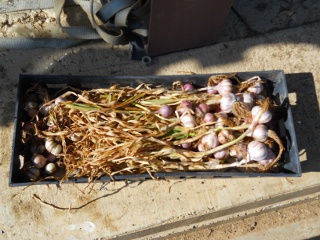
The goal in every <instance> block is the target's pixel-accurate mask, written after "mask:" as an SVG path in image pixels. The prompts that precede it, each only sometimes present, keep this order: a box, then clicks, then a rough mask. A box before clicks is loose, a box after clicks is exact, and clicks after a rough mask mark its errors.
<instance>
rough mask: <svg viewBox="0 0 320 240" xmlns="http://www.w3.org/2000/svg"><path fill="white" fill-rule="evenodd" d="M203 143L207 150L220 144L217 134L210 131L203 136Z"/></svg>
mask: <svg viewBox="0 0 320 240" xmlns="http://www.w3.org/2000/svg"><path fill="white" fill-rule="evenodd" d="M201 143H202V144H203V146H204V148H205V149H206V150H208V149H212V148H215V147H216V146H218V145H219V142H218V137H217V134H215V133H214V132H213V133H209V134H207V135H204V136H203V137H202V138H201Z"/></svg>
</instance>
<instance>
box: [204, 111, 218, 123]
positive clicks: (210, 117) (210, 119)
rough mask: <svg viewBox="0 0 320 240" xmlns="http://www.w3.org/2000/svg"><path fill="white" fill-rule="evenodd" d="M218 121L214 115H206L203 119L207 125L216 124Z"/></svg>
mask: <svg viewBox="0 0 320 240" xmlns="http://www.w3.org/2000/svg"><path fill="white" fill-rule="evenodd" d="M216 120H217V119H216V118H215V116H214V115H213V113H206V114H205V115H204V117H203V121H205V122H206V123H210V122H215V121H216Z"/></svg>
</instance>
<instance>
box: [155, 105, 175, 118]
mask: <svg viewBox="0 0 320 240" xmlns="http://www.w3.org/2000/svg"><path fill="white" fill-rule="evenodd" d="M158 112H159V114H160V115H162V116H163V117H165V118H167V117H169V116H170V115H171V114H172V107H170V106H168V105H162V106H161V107H160V109H159V110H158Z"/></svg>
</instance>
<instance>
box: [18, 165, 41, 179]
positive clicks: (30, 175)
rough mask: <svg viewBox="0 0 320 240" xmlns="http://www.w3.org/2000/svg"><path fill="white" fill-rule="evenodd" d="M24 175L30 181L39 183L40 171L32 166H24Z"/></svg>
mask: <svg viewBox="0 0 320 240" xmlns="http://www.w3.org/2000/svg"><path fill="white" fill-rule="evenodd" d="M22 173H23V174H24V176H25V177H26V178H27V179H28V180H30V181H32V182H34V181H37V180H38V178H39V177H40V169H38V168H36V167H34V166H32V165H31V164H30V165H26V166H24V167H23V169H22Z"/></svg>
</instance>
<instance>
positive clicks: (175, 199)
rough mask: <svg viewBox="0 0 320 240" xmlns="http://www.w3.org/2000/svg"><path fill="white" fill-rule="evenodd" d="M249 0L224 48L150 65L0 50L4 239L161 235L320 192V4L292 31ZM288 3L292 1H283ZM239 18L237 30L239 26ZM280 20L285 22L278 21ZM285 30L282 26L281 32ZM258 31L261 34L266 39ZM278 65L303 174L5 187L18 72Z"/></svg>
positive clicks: (79, 50) (120, 50) (153, 71)
mask: <svg viewBox="0 0 320 240" xmlns="http://www.w3.org/2000/svg"><path fill="white" fill-rule="evenodd" d="M245 2H246V4H247V5H246V4H244V3H243V1H241V2H240V1H236V4H235V9H236V10H237V12H238V14H236V13H235V12H233V13H232V14H231V16H234V17H235V18H234V19H237V18H239V16H240V18H239V21H237V20H233V23H229V25H228V24H227V26H229V28H228V27H227V28H226V29H229V30H225V32H224V35H223V36H222V38H221V39H220V42H221V43H219V44H216V45H212V46H208V47H204V48H199V49H194V50H189V51H184V52H179V53H174V54H169V55H165V56H161V57H156V58H154V59H153V63H152V64H151V65H150V66H145V65H143V64H142V63H141V62H134V61H131V60H129V49H128V47H127V46H120V47H110V46H108V45H106V44H104V43H96V44H90V45H82V46H77V47H74V48H71V49H55V50H53V49H33V50H24V51H21V50H1V51H0V60H1V61H0V154H1V155H0V173H1V176H2V179H3V180H2V181H1V182H0V189H1V190H2V195H1V197H0V237H3V238H4V239H31V238H32V239H38V238H52V239H58V238H62V239H94V238H108V239H109V238H116V237H118V239H134V238H155V237H159V236H167V235H168V234H170V233H174V232H180V231H183V230H187V229H192V228H194V227H202V226H206V225H211V224H215V223H222V222H225V221H230V220H232V219H236V218H239V217H241V216H244V215H247V214H254V213H256V212H261V211H265V210H267V209H270V208H274V207H281V206H285V205H288V204H291V203H294V202H297V201H300V200H303V199H305V198H309V197H312V196H314V195H317V194H319V192H320V180H319V179H320V178H319V175H320V173H319V171H320V160H319V156H320V150H319V146H320V137H319V136H320V115H319V103H320V70H319V66H318V65H319V64H318V62H319V56H320V55H319V54H320V40H319V39H320V23H319V21H318V20H319V19H318V18H317V16H318V15H313V13H310V11H312V10H313V9H316V8H317V6H318V5H319V3H318V1H291V2H292V3H293V2H301V4H298V5H297V6H299V7H296V8H295V9H297V10H296V14H297V16H298V15H299V16H303V17H304V16H305V15H304V14H303V11H302V10H301V6H305V7H307V8H308V9H309V10H310V11H308V12H309V14H311V15H310V16H315V17H310V18H303V19H304V20H303V19H302V18H301V19H302V20H301V21H300V20H299V21H300V22H299V21H296V22H298V23H301V24H303V25H302V26H300V27H296V28H289V29H287V27H288V23H289V21H290V18H287V17H284V15H282V14H280V15H279V16H278V15H272V16H274V18H277V17H278V20H277V21H276V20H270V19H269V18H268V15H267V13H264V14H266V15H262V13H260V14H258V13H259V11H256V12H252V11H250V14H249V13H248V12H246V8H247V9H250V8H255V9H258V10H259V9H260V10H261V9H263V6H261V5H260V6H257V5H258V4H259V3H261V2H265V1H251V2H250V3H249V1H245ZM276 2H277V1H274V2H273V3H274V4H277V3H276ZM285 2H288V1H279V3H281V4H284V3H285ZM253 3H254V5H253ZM270 3H271V2H270ZM312 4H313V5H312ZM290 6H291V5H290ZM308 6H309V7H308ZM269 7H270V8H272V9H275V10H276V12H277V11H278V10H279V9H278V10H277V8H276V7H274V6H272V4H267V7H265V9H267V10H268V9H269V10H270V8H269ZM302 9H303V8H302ZM267 10H264V11H267ZM269 10H268V11H269ZM298 10H299V11H298ZM264 11H263V12H264ZM268 11H267V12H268ZM242 13H244V14H242ZM253 13H254V14H253ZM48 16H49V15H48ZM260 16H264V17H260ZM288 16H289V15H288ZM290 16H291V15H290ZM251 17H252V18H251ZM274 18H272V19H274ZM8 19H9V18H8ZM11 19H13V18H11ZM46 19H47V18H46ZM241 19H243V20H244V21H243V20H241ZM308 19H309V20H310V19H311V20H310V21H309V20H308ZM267 20H270V21H267ZM257 21H258V22H259V21H262V22H260V23H257ZM263 21H267V22H263ZM237 22H238V23H239V24H240V25H236V24H237ZM274 22H276V23H279V24H275V25H272V24H273V23H274ZM280 22H281V24H280ZM310 22H313V23H310ZM284 23H285V24H284ZM261 25H266V26H261ZM238 26H239V27H238ZM12 27H13V26H12ZM282 28H284V29H285V30H281V31H275V30H279V29H282ZM2 29H3V26H2ZM39 29H40V28H39ZM234 29H235V30H234ZM240 29H242V30H240ZM250 29H251V30H250ZM233 30H234V31H235V32H237V31H238V35H237V34H235V33H232V34H234V35H232V34H231V32H232V31H233ZM228 32H229V33H230V34H229V35H228ZM261 32H263V33H264V34H262V35H261V34H260V35H259V33H261ZM267 32H269V33H267ZM11 33H12V34H14V33H16V31H12V32H11ZM40 33H41V34H43V32H41V31H40ZM56 33H57V35H55V36H58V35H59V34H60V33H59V32H58V30H57V32H56ZM15 36H18V35H15ZM34 36H37V35H34ZM60 36H61V35H60ZM248 36H251V38H249V37H248ZM243 37H247V38H243ZM240 38H243V39H240ZM234 39H237V40H234ZM230 40H234V41H230ZM227 41H229V42H227ZM273 69H283V70H284V71H285V73H286V78H287V85H288V90H289V98H290V99H289V100H290V104H291V105H292V113H293V118H294V125H295V128H296V134H297V138H298V146H299V150H300V161H301V164H302V170H303V176H302V177H301V178H250V179H249V178H235V179H188V180H170V181H145V182H129V183H124V182H117V183H110V184H107V185H101V184H97V185H95V186H94V187H93V190H92V191H91V192H90V193H89V189H85V187H86V185H84V184H77V185H76V186H74V185H63V186H62V188H61V189H57V188H56V187H55V186H31V187H28V188H26V189H23V188H9V187H8V186H7V179H8V171H9V164H10V156H11V141H12V134H13V116H14V107H15V99H16V87H17V83H18V78H19V74H21V73H28V74H66V75H68V74H70V75H167V74H186V73H189V72H195V73H198V74H201V73H219V72H238V71H260V70H273ZM79 189H80V190H79ZM83 192H84V193H83Z"/></svg>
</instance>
